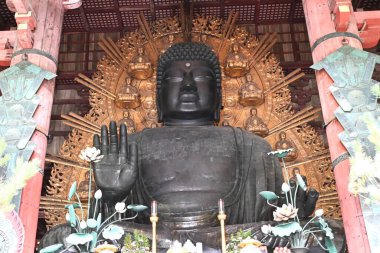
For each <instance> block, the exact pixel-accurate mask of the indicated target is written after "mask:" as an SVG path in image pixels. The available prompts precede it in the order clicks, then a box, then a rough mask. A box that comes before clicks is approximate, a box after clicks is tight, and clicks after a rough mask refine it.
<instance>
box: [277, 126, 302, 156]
mask: <svg viewBox="0 0 380 253" xmlns="http://www.w3.org/2000/svg"><path fill="white" fill-rule="evenodd" d="M278 138H279V140H278V141H277V142H276V144H275V149H289V148H292V149H293V151H290V152H289V153H288V155H287V156H285V157H284V161H285V162H292V161H294V160H295V159H296V158H297V155H298V152H297V147H296V145H295V144H294V143H293V142H292V141H290V140H287V139H286V133H285V132H284V131H281V132H280V133H279V134H278Z"/></svg>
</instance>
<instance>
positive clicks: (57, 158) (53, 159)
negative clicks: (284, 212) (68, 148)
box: [45, 155, 89, 170]
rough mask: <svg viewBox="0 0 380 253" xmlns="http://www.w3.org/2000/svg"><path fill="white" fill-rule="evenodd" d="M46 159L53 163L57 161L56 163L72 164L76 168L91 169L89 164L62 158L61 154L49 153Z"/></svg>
mask: <svg viewBox="0 0 380 253" xmlns="http://www.w3.org/2000/svg"><path fill="white" fill-rule="evenodd" d="M45 161H47V162H51V163H56V164H62V165H65V166H70V167H73V168H76V169H81V170H89V167H88V166H84V165H83V164H81V163H79V162H76V161H72V160H69V159H67V158H62V157H60V156H52V155H47V156H46V158H45Z"/></svg>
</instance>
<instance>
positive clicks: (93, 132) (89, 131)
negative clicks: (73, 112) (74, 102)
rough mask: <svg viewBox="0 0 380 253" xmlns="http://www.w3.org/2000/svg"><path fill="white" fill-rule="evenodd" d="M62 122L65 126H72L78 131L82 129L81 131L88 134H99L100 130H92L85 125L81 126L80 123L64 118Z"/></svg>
mask: <svg viewBox="0 0 380 253" xmlns="http://www.w3.org/2000/svg"><path fill="white" fill-rule="evenodd" d="M63 124H65V125H67V126H70V127H73V128H75V129H77V130H79V131H83V132H86V133H89V134H100V130H98V131H93V130H91V129H88V128H86V127H83V126H81V125H78V124H75V123H72V122H71V121H68V120H64V121H63Z"/></svg>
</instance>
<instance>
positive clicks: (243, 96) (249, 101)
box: [239, 74, 265, 106]
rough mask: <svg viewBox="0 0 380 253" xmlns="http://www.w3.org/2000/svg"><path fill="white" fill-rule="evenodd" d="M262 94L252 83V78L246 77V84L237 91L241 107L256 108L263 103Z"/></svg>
mask: <svg viewBox="0 0 380 253" xmlns="http://www.w3.org/2000/svg"><path fill="white" fill-rule="evenodd" d="M264 100H265V98H264V94H263V91H262V90H261V89H259V88H258V87H257V85H256V84H255V83H254V82H253V81H252V76H251V75H250V74H248V75H247V82H246V83H245V84H244V85H242V86H241V88H240V89H239V103H240V104H241V105H243V106H258V105H261V104H262V103H264Z"/></svg>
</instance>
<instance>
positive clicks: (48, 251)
mask: <svg viewBox="0 0 380 253" xmlns="http://www.w3.org/2000/svg"><path fill="white" fill-rule="evenodd" d="M62 246H63V244H61V243H58V244H53V245H50V246H48V247H45V248H43V249H41V250H40V253H51V252H55V251H57V250H59V249H60V248H62Z"/></svg>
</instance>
